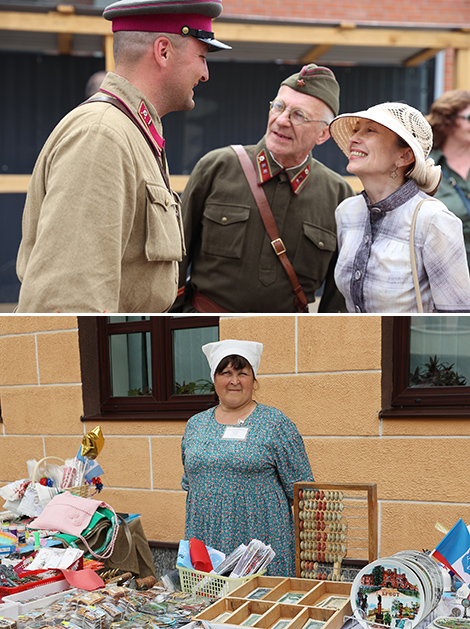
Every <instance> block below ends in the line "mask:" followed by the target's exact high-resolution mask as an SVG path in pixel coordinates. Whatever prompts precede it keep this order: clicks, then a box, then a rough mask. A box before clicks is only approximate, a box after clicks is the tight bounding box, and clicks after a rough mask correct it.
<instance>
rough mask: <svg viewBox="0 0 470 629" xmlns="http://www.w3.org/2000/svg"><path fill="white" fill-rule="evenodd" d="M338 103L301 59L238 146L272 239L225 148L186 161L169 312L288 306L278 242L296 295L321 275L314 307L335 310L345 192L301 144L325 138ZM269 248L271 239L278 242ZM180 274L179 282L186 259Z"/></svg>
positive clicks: (326, 76) (332, 88)
mask: <svg viewBox="0 0 470 629" xmlns="http://www.w3.org/2000/svg"><path fill="white" fill-rule="evenodd" d="M338 110H339V85H338V83H337V81H336V78H335V76H334V74H333V72H332V71H331V70H330V69H328V68H324V67H319V66H316V65H315V64H310V65H307V66H304V67H303V68H302V70H301V71H300V72H298V73H296V74H294V75H292V76H290V77H289V78H288V79H286V80H285V81H283V82H282V83H281V86H280V89H279V92H278V94H277V96H276V98H275V100H274V101H273V102H272V103H271V108H270V113H269V119H268V126H267V131H266V135H265V136H264V137H263V138H262V139H261V140H260V142H259V143H258V144H257V145H256V146H247V147H244V148H245V149H246V152H247V153H248V156H249V158H250V160H251V162H252V164H251V165H250V168H254V169H255V171H256V179H257V185H258V186H260V187H261V188H262V189H263V190H264V192H265V194H266V198H267V202H268V204H269V207H270V210H271V212H272V214H273V216H274V220H275V223H276V225H277V229H278V231H279V240H278V239H273V238H271V237H270V236H268V234H267V232H266V230H265V227H264V224H263V221H262V219H261V216H260V211H259V209H258V206H257V204H256V202H255V199H254V196H253V194H252V192H251V190H250V187H249V184H248V182H247V179H246V177H245V174H244V172H243V170H242V167H241V165H240V162H239V159H238V157H237V155H236V153H235V151H234V150H233V148H232V147H225V148H221V149H217V150H215V151H211V152H210V153H208V154H207V155H206V156H204V157H203V158H202V159H201V160H199V162H198V163H197V164H196V166H195V168H194V170H193V172H192V174H191V177H190V178H189V181H188V184H187V186H186V188H185V191H184V194H183V208H182V210H183V223H184V233H185V241H186V250H187V256H185V257H184V259H183V262H182V263H181V265H180V289H179V292H178V295H179V297H178V300H177V302H176V304H175V307H174V310H180V311H183V312H194V311H199V312H296V311H297V310H300V307H299V305H298V303H296V302H297V301H298V300H297V299H296V294H295V293H294V289H293V283H291V280H290V279H289V277H288V274H287V272H286V271H285V269H284V268H283V265H281V264H280V261H279V260H278V254H279V253H280V252H282V249H284V248H285V250H286V253H287V257H288V259H289V261H290V263H291V265H292V266H293V268H294V271H295V274H296V276H297V281H298V283H299V284H300V286H301V288H302V289H303V292H304V295H305V297H306V301H307V302H308V303H312V302H313V301H314V299H315V292H316V291H317V289H319V288H320V287H321V286H322V284H323V282H324V281H325V280H326V282H325V286H324V291H323V297H322V299H321V302H320V311H322V312H338V311H341V310H344V311H345V307H344V300H343V298H342V296H341V294H340V293H339V291H338V290H337V289H336V286H335V284H334V278H333V271H334V264H335V256H336V224H335V218H334V211H335V209H336V207H337V205H338V204H339V203H340V202H341V201H342V200H343V199H345V198H346V197H349V196H352V195H353V194H354V193H353V191H352V189H351V187H350V186H349V184H347V183H346V181H345V180H344V179H343V178H342V177H341V176H340V175H338V174H337V173H334V172H333V171H331V170H330V169H328V168H327V167H326V166H324V165H323V164H321V163H320V162H318V161H317V160H315V159H313V157H312V155H311V151H312V149H313V147H314V146H315V145H317V144H323V143H324V142H326V140H328V138H329V137H330V134H329V128H328V125H329V123H330V122H331V120H332V119H333V117H334V116H336V115H337V114H338ZM278 245H279V246H278ZM189 265H191V267H190V280H189V283H187V282H186V278H187V273H188V266H189Z"/></svg>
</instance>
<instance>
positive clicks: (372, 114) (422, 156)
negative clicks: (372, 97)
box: [330, 103, 442, 194]
mask: <svg viewBox="0 0 470 629" xmlns="http://www.w3.org/2000/svg"><path fill="white" fill-rule="evenodd" d="M359 119H365V120H372V121H373V122H377V123H379V124H381V125H382V126H384V127H386V128H387V129H390V130H391V131H393V132H394V133H396V134H397V135H398V136H399V137H400V138H402V139H403V140H404V141H405V142H406V143H407V144H408V146H409V147H410V148H411V150H412V151H413V155H414V158H415V164H414V167H413V170H411V172H409V173H407V174H406V176H407V177H408V178H411V179H414V181H415V182H416V184H417V185H418V187H419V188H420V189H421V190H423V192H426V193H427V194H434V193H435V192H436V190H437V188H438V187H439V183H440V180H441V177H442V173H441V167H440V166H436V165H435V164H434V160H433V159H432V158H430V157H428V155H429V153H430V151H431V149H432V129H431V125H430V124H429V123H428V121H427V120H426V118H425V117H424V116H423V114H422V113H421V112H420V111H418V110H417V109H414V107H410V106H409V105H406V104H405V103H381V104H380V105H374V106H373V107H369V109H366V110H364V111H358V112H356V113H352V114H341V115H340V116H337V117H336V118H335V119H334V120H333V122H332V123H331V124H330V133H331V137H332V138H333V140H334V141H335V142H336V144H337V145H338V146H339V148H340V149H341V150H342V151H343V153H344V154H345V155H346V156H347V157H349V140H350V138H351V136H352V135H353V131H354V127H355V125H356V123H357V121H358V120H359Z"/></svg>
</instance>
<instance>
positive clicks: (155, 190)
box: [145, 182, 176, 210]
mask: <svg viewBox="0 0 470 629" xmlns="http://www.w3.org/2000/svg"><path fill="white" fill-rule="evenodd" d="M145 187H146V189H147V197H148V199H149V201H150V203H158V204H159V205H161V206H162V207H163V208H164V209H165V210H168V209H169V207H170V206H171V205H175V204H176V202H175V199H174V198H173V196H172V195H171V194H170V193H169V192H168V190H167V189H166V188H164V187H163V186H161V185H159V184H158V183H149V182H147V183H146V184H145Z"/></svg>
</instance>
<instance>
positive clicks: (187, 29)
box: [103, 0, 231, 52]
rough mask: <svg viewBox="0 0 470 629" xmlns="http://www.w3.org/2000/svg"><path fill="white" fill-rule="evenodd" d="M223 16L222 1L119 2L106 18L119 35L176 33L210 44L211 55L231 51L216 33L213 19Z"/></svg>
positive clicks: (113, 6)
mask: <svg viewBox="0 0 470 629" xmlns="http://www.w3.org/2000/svg"><path fill="white" fill-rule="evenodd" d="M221 13H222V2H221V0H119V2H113V4H110V5H108V6H107V7H106V8H105V10H104V11H103V17H104V18H106V19H107V20H111V21H112V23H113V33H116V32H118V31H144V32H149V33H175V34H178V35H183V36H184V37H187V36H188V35H192V36H193V37H195V38H196V39H199V40H200V41H202V42H204V43H206V44H209V46H210V50H209V52H214V51H216V50H221V49H223V50H230V49H231V46H227V44H224V43H222V42H220V41H218V40H217V39H214V33H213V32H212V19H213V18H215V17H217V16H219V15H220V14H221Z"/></svg>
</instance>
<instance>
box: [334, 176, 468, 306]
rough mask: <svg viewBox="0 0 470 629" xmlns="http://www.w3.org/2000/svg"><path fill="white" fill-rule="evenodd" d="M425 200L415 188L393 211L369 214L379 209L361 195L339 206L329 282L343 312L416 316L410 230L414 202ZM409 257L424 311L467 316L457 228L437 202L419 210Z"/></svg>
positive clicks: (461, 242)
mask: <svg viewBox="0 0 470 629" xmlns="http://www.w3.org/2000/svg"><path fill="white" fill-rule="evenodd" d="M405 185H407V186H414V185H415V184H414V182H412V181H410V182H409V183H408V184H405ZM426 198H428V197H427V195H426V194H425V193H424V192H422V191H418V190H417V188H416V194H415V195H413V196H411V198H410V197H409V196H407V200H406V201H405V202H404V203H402V204H401V205H399V206H398V207H394V208H393V209H380V207H377V210H378V212H374V208H376V206H379V205H380V204H375V205H374V204H371V208H370V209H369V208H368V207H367V203H366V200H365V198H364V196H362V195H360V196H357V197H355V198H353V199H347V200H346V201H344V202H343V203H341V204H340V205H339V207H338V208H337V210H336V222H337V225H338V247H339V255H338V262H337V265H336V269H335V279H336V284H337V286H338V288H339V290H340V291H341V292H342V293H343V295H344V297H345V299H346V305H347V308H348V311H349V312H358V313H360V312H367V313H384V312H385V313H387V312H417V303H416V295H415V289H414V284H413V275H412V270H411V259H410V229H411V220H412V218H413V213H414V210H415V208H416V206H417V204H418V202H419V201H420V200H421V199H426ZM381 203H384V202H381ZM373 215H375V216H373ZM415 252H416V262H417V268H418V278H419V286H420V292H421V297H422V300H423V308H424V312H470V277H469V271H468V266H467V257H466V253H465V246H464V240H463V233H462V223H461V221H460V220H459V219H458V218H457V217H456V216H455V215H454V214H452V212H449V210H448V209H447V208H446V207H445V206H444V205H443V204H442V203H440V202H436V201H434V200H431V199H429V201H428V202H425V203H424V204H423V205H422V206H421V209H420V211H419V214H418V220H417V224H416V233H415ZM355 283H358V284H360V285H361V290H360V291H357V290H356V289H355V288H354V284H355Z"/></svg>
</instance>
